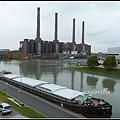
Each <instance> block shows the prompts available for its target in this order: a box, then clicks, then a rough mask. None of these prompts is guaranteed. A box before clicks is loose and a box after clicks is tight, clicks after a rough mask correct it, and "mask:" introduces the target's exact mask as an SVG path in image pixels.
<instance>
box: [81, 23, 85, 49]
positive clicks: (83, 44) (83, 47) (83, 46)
mask: <svg viewBox="0 0 120 120" xmlns="http://www.w3.org/2000/svg"><path fill="white" fill-rule="evenodd" d="M82 50H85V43H84V21H83V22H82Z"/></svg>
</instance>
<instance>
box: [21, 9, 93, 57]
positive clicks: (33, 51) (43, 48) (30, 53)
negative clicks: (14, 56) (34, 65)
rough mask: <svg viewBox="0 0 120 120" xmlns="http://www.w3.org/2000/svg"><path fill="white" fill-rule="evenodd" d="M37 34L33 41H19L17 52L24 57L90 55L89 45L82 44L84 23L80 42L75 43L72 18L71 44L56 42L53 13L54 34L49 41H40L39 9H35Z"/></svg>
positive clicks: (56, 24) (56, 31)
mask: <svg viewBox="0 0 120 120" xmlns="http://www.w3.org/2000/svg"><path fill="white" fill-rule="evenodd" d="M36 32H37V34H36V38H35V39H24V40H23V41H20V47H19V51H21V52H22V54H23V56H24V57H34V56H45V55H46V56H47V55H49V56H50V55H51V56H56V55H57V56H59V57H60V55H64V56H71V55H73V56H79V55H82V54H84V55H90V54H91V45H88V44H85V42H84V21H82V42H81V43H78V44H77V43H76V41H75V18H73V34H72V41H71V42H66V43H65V42H60V41H59V40H58V13H55V33H54V39H53V40H51V41H46V40H42V38H41V36H40V7H38V8H37V31H36Z"/></svg>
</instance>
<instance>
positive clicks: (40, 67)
mask: <svg viewBox="0 0 120 120" xmlns="http://www.w3.org/2000/svg"><path fill="white" fill-rule="evenodd" d="M85 61H86V60H85V59H64V60H5V61H0V71H2V70H9V71H11V72H12V73H14V74H21V75H22V76H24V77H29V78H34V79H37V80H42V81H46V82H49V83H54V84H58V85H62V86H65V87H68V88H70V89H73V90H77V91H81V92H86V93H89V94H91V95H92V96H95V97H99V98H103V99H105V100H106V101H108V102H110V103H111V104H112V105H113V109H112V112H113V113H112V118H120V112H119V108H120V78H115V77H111V76H110V77H109V76H107V77H106V76H100V75H96V74H89V73H84V72H78V71H72V70H66V69H65V67H66V66H75V65H76V63H78V62H83V63H84V62H85Z"/></svg>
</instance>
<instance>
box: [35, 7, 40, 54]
mask: <svg viewBox="0 0 120 120" xmlns="http://www.w3.org/2000/svg"><path fill="white" fill-rule="evenodd" d="M35 54H36V55H41V38H40V8H39V7H38V8H37V34H36V38H35Z"/></svg>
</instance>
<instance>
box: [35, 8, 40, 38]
mask: <svg viewBox="0 0 120 120" xmlns="http://www.w3.org/2000/svg"><path fill="white" fill-rule="evenodd" d="M36 38H40V8H39V7H38V8H37V34H36Z"/></svg>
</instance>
